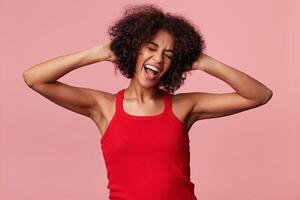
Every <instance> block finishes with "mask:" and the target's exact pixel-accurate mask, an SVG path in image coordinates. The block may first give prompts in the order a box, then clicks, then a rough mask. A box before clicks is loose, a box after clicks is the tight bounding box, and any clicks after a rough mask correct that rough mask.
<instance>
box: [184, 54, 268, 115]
mask: <svg viewBox="0 0 300 200" xmlns="http://www.w3.org/2000/svg"><path fill="white" fill-rule="evenodd" d="M192 69H193V70H202V71H204V72H206V73H208V74H210V75H212V76H215V77H216V78H219V79H221V80H223V81H224V82H226V83H228V84H229V85H230V86H231V87H232V88H233V89H234V90H235V91H236V92H233V93H221V94H214V93H205V92H195V93H188V94H186V95H187V96H188V98H190V100H191V102H192V104H193V110H192V113H191V114H192V115H193V116H194V118H195V120H201V119H207V118H215V117H222V116H226V115H231V114H234V113H238V112H242V111H245V110H248V109H251V108H255V107H258V106H261V105H263V104H266V103H267V102H268V101H269V100H270V99H271V97H272V95H273V92H272V91H271V90H270V89H269V88H267V87H266V86H265V85H263V84H262V83H260V82H259V81H257V80H255V79H254V78H252V77H250V76H249V75H247V74H246V73H244V72H241V71H239V70H237V69H235V68H233V67H231V66H228V65H226V64H224V63H222V62H220V61H218V60H216V59H214V58H212V57H210V56H208V55H206V54H203V56H201V57H200V58H199V59H198V60H197V61H195V62H194V63H193V66H192Z"/></svg>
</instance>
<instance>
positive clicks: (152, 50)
mask: <svg viewBox="0 0 300 200" xmlns="http://www.w3.org/2000/svg"><path fill="white" fill-rule="evenodd" d="M148 49H149V50H150V51H155V49H152V48H150V47H148ZM165 55H166V56H167V57H168V58H170V59H172V58H173V57H172V56H168V55H167V54H165Z"/></svg>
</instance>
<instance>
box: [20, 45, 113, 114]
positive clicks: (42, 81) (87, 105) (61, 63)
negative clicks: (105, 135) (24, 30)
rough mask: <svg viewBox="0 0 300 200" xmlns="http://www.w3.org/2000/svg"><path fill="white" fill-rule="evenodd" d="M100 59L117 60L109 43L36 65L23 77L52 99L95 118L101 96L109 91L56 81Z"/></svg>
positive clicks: (39, 91)
mask: <svg viewBox="0 0 300 200" xmlns="http://www.w3.org/2000/svg"><path fill="white" fill-rule="evenodd" d="M100 61H111V62H114V61H115V56H114V54H113V53H112V52H111V50H110V43H107V44H100V45H98V46H95V47H92V48H88V49H85V50H82V51H78V52H74V53H70V54H67V55H63V56H59V57H56V58H53V59H50V60H47V61H44V62H42V63H40V64H37V65H34V66H32V67H31V68H29V69H27V70H25V71H24V72H23V78H24V81H25V82H26V84H27V85H28V86H29V87H30V88H32V89H33V90H35V91H36V92H38V93H40V94H41V95H43V96H44V97H46V98H47V99H49V100H51V101H52V102H54V103H56V104H58V105H60V106H63V107H65V108H67V109H69V110H72V111H74V112H77V113H79V114H82V115H85V116H88V117H92V115H93V114H94V110H96V109H98V110H99V109H101V105H99V100H100V102H101V98H105V95H107V93H105V92H102V91H98V90H93V89H88V88H82V87H74V86H70V85H67V84H65V83H62V82H60V81H57V79H59V78H60V77H62V76H64V75H65V74H67V73H69V72H71V71H72V70H75V69H78V68H80V67H83V66H86V65H89V64H92V63H96V62H100Z"/></svg>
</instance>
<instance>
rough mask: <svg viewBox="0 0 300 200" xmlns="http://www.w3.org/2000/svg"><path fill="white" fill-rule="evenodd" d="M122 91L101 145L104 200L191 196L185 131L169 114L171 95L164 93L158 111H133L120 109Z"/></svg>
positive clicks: (168, 199) (177, 199) (178, 199)
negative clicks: (142, 113)
mask: <svg viewBox="0 0 300 200" xmlns="http://www.w3.org/2000/svg"><path fill="white" fill-rule="evenodd" d="M124 90H125V89H122V90H120V91H119V92H117V95H116V104H115V106H116V110H115V113H114V115H113V117H112V119H111V121H110V122H109V124H108V126H107V128H106V131H105V134H104V135H103V136H102V137H101V139H100V143H101V149H102V153H103V158H104V161H105V166H106V169H107V178H108V185H107V188H108V189H109V199H110V200H197V198H196V196H195V195H194V184H193V183H192V182H191V180H190V149H189V142H190V141H189V136H188V133H187V131H186V129H185V127H184V124H183V123H182V122H181V121H180V120H179V119H178V118H177V117H176V116H175V115H174V114H173V112H172V108H171V105H172V104H171V99H172V96H171V94H170V93H168V92H166V91H164V90H163V92H164V111H163V112H161V113H160V114H157V115H149V116H137V115H131V114H129V113H126V112H125V111H124V109H123V96H124Z"/></svg>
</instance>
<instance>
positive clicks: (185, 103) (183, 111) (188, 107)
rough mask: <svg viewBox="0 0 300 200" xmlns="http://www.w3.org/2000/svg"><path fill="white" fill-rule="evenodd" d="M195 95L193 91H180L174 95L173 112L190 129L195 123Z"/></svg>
mask: <svg viewBox="0 0 300 200" xmlns="http://www.w3.org/2000/svg"><path fill="white" fill-rule="evenodd" d="M192 98H193V95H191V93H178V94H174V95H172V112H173V114H174V115H175V116H176V117H177V118H178V119H179V120H180V121H181V122H182V123H184V125H185V126H186V129H187V130H189V129H190V128H191V126H192V125H193V123H194V121H195V120H193V116H192V115H191V113H192V110H193V105H194V104H193V103H192V102H193V100H192Z"/></svg>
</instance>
